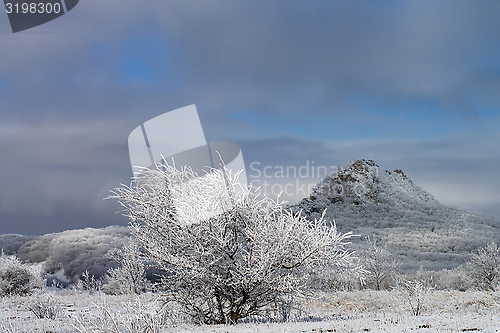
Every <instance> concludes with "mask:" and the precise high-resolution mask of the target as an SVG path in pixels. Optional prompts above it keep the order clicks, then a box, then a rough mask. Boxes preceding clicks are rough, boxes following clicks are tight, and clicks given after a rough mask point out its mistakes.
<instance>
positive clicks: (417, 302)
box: [398, 267, 435, 316]
mask: <svg viewBox="0 0 500 333" xmlns="http://www.w3.org/2000/svg"><path fill="white" fill-rule="evenodd" d="M434 286H435V278H434V277H433V275H432V274H428V272H426V271H424V270H423V269H422V267H420V270H419V271H418V272H417V274H416V276H415V277H414V278H413V279H409V278H407V277H400V278H399V280H398V287H399V289H400V290H402V291H403V293H404V294H405V298H406V302H407V304H408V305H409V306H410V311H411V313H412V314H413V315H414V316H419V315H420V314H422V310H423V308H424V304H425V301H426V298H427V296H428V294H429V292H430V291H431V290H433V289H434Z"/></svg>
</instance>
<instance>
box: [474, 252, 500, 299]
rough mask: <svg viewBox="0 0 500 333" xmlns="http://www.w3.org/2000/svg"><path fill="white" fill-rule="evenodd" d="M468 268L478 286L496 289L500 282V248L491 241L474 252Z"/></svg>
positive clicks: (475, 284)
mask: <svg viewBox="0 0 500 333" xmlns="http://www.w3.org/2000/svg"><path fill="white" fill-rule="evenodd" d="M467 268H468V271H469V274H470V276H471V278H472V280H473V283H474V286H475V287H476V288H478V289H481V290H491V291H495V290H496V289H497V288H498V284H499V282H500V248H498V247H497V245H496V244H495V243H493V242H491V243H489V244H488V245H487V246H486V247H484V248H482V249H479V251H478V252H477V253H472V254H471V256H470V259H469V261H468V262H467Z"/></svg>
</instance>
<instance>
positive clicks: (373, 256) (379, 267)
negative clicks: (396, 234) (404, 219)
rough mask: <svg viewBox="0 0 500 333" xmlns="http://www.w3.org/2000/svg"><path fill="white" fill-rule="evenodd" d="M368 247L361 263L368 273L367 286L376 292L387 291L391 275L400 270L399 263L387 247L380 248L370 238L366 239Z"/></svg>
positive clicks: (363, 253)
mask: <svg viewBox="0 0 500 333" xmlns="http://www.w3.org/2000/svg"><path fill="white" fill-rule="evenodd" d="M366 246H367V247H366V248H365V249H364V251H363V252H362V255H361V263H362V264H363V266H364V268H365V270H366V271H367V272H366V274H365V276H366V282H367V285H369V286H371V288H373V289H375V290H381V289H387V287H389V283H388V282H389V280H390V279H391V275H392V274H393V273H394V272H395V271H396V270H397V268H398V262H397V261H396V260H395V259H394V258H393V256H392V254H391V253H390V252H389V250H387V247H380V246H378V245H377V243H376V242H375V241H372V240H370V238H367V239H366Z"/></svg>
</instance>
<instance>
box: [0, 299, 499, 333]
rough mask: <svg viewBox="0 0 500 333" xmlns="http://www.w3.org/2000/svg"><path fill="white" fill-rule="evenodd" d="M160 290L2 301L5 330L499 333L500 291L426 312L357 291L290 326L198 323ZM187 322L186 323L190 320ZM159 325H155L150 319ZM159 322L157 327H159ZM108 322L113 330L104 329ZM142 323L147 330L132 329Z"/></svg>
mask: <svg viewBox="0 0 500 333" xmlns="http://www.w3.org/2000/svg"><path fill="white" fill-rule="evenodd" d="M37 302H39V303H40V302H41V303H40V304H42V305H43V307H45V308H46V309H47V308H48V309H52V310H53V315H54V316H55V318H54V319H48V318H44V319H38V318H36V316H35V314H34V312H33V311H31V310H30V307H31V308H36V304H37ZM159 308H160V307H159V303H158V302H157V300H156V296H155V295H154V294H144V295H141V296H128V295H122V296H110V295H104V294H94V295H89V294H88V292H82V291H78V290H47V291H46V292H45V293H43V294H34V295H31V296H26V297H11V298H2V299H1V304H0V330H1V332H47V333H48V332H51V333H55V332H58V333H59V332H61V333H71V332H89V333H90V332H144V333H145V332H149V331H145V330H143V329H144V327H145V326H147V327H152V326H155V325H156V326H155V327H156V328H157V332H179V333H180V332H214V333H215V332H217V333H218V332H220V333H226V332H227V333H243V332H245V333H247V332H248V333H250V332H311V333H313V332H314V333H319V332H473V331H480V332H498V331H500V294H499V293H498V292H497V293H490V292H458V291H433V292H430V293H428V294H427V295H426V296H425V298H424V308H423V312H422V315H420V316H414V315H412V314H411V308H410V305H409V304H408V302H407V299H406V296H405V295H404V294H403V293H401V292H398V291H391V292H389V291H378V292H377V291H371V290H364V291H353V292H339V293H331V294H323V295H321V297H319V298H317V299H314V300H308V301H304V302H302V304H301V309H300V314H299V315H300V316H301V318H302V319H301V320H300V321H297V322H287V323H258V324H252V323H242V324H238V325H236V326H196V325H190V324H189V323H187V321H185V320H184V319H183V317H182V316H180V315H179V314H178V313H176V311H173V310H167V311H164V312H163V313H162V312H161V311H159ZM183 321H184V322H183ZM148 323H151V324H148ZM153 324H154V325H153ZM106 325H108V328H109V330H103V329H102V328H103V327H105V326H106ZM134 325H139V326H140V325H142V326H143V328H142V329H141V330H140V329H135V330H134V329H132V330H130V331H129V330H127V328H131V327H133V326H134Z"/></svg>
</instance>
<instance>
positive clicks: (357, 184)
mask: <svg viewBox="0 0 500 333" xmlns="http://www.w3.org/2000/svg"><path fill="white" fill-rule="evenodd" d="M309 199H310V200H312V201H315V200H317V199H322V200H323V201H325V202H330V203H336V202H344V203H352V204H355V205H360V204H361V205H362V204H381V203H386V204H393V205H415V204H417V203H437V201H436V200H435V199H434V198H433V197H432V196H431V195H430V194H429V193H427V192H425V191H424V190H422V189H421V188H420V187H418V186H416V185H415V184H413V181H412V180H411V178H410V177H409V176H408V174H406V173H405V172H404V171H403V170H401V169H396V170H394V171H392V172H391V171H388V170H382V169H380V167H379V166H378V165H377V164H376V163H375V161H373V160H365V159H361V160H355V161H352V162H350V163H348V164H347V165H346V167H345V168H339V170H338V172H337V174H336V175H328V176H326V177H325V178H324V179H323V180H322V181H321V182H320V183H319V184H318V185H317V186H316V187H315V188H314V189H313V191H312V193H311V196H310V197H309Z"/></svg>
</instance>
